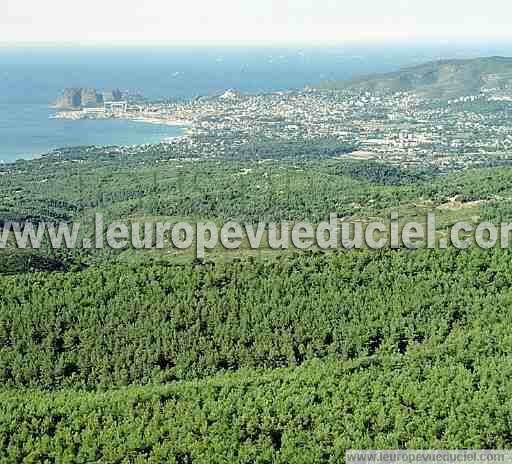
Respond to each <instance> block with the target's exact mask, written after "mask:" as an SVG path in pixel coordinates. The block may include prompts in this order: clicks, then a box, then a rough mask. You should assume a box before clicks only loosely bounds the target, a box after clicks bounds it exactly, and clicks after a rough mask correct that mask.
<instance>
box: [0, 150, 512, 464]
mask: <svg viewBox="0 0 512 464" xmlns="http://www.w3.org/2000/svg"><path fill="white" fill-rule="evenodd" d="M328 148H329V147H324V149H325V150H327V151H326V152H325V153H322V155H321V156H319V155H318V154H317V153H313V155H314V156H311V157H309V156H303V153H309V152H308V147H307V146H306V147H301V149H300V150H299V154H300V156H296V157H286V156H282V154H281V150H277V153H278V155H277V156H275V157H274V158H270V157H269V158H268V159H258V160H247V159H218V160H190V159H176V158H173V157H172V156H171V155H170V154H169V153H167V152H166V151H165V149H163V148H162V150H160V149H159V148H158V147H154V148H153V149H152V151H150V152H149V153H146V155H145V156H144V157H142V156H135V155H134V156H133V157H130V156H129V155H128V156H120V155H118V154H116V151H115V150H114V149H112V150H108V149H101V150H100V149H95V148H81V149H73V150H69V151H68V152H65V153H63V154H61V155H51V156H47V157H44V158H42V159H40V160H34V161H30V162H26V161H20V162H17V163H15V164H12V165H4V166H0V188H1V191H2V196H1V198H0V227H1V226H3V225H4V224H5V223H7V222H9V221H21V222H24V221H30V222H34V223H38V222H43V221H53V222H58V221H66V222H69V223H72V222H80V223H83V224H90V220H91V218H92V217H93V216H94V214H95V213H96V212H101V213H103V214H104V215H105V218H106V221H107V220H123V221H127V222H130V221H136V220H155V219H161V218H165V219H166V220H169V221H179V220H185V219H186V220H191V221H197V220H211V221H215V222H217V223H219V224H220V223H222V222H223V221H227V220H236V221H240V222H246V223H255V222H257V221H262V220H265V221H281V220H287V221H292V222H294V221H302V220H309V221H312V222H315V223H318V222H320V221H324V220H326V218H328V216H329V214H330V213H333V212H336V213H338V215H339V216H340V217H347V218H354V219H358V220H362V221H367V220H370V219H371V218H382V219H383V220H385V219H386V218H387V216H388V214H389V212H390V211H392V210H396V211H399V212H400V214H401V215H402V217H403V218H404V219H414V220H418V221H421V220H422V218H423V217H424V215H425V214H426V213H427V212H428V211H435V212H436V215H437V218H438V220H437V227H438V231H437V232H438V233H439V234H440V235H442V234H443V233H445V230H446V228H447V227H449V226H450V225H452V224H453V223H454V222H456V221H460V220H464V221H468V222H470V223H476V222H478V221H483V220H486V221H491V222H494V223H499V222H502V221H512V168H509V167H488V168H479V169H468V170H464V171H460V172H449V173H446V172H438V171H436V170H432V169H430V170H419V169H418V170H412V169H401V168H398V167H396V166H391V165H388V164H384V163H380V162H366V161H352V160H347V159H344V158H343V157H337V158H330V157H329V156H328V155H329V152H328ZM283 151H285V148H283ZM269 156H270V155H269ZM81 233H82V234H83V235H84V236H87V234H89V233H90V230H89V229H87V227H85V228H84V229H83V230H82V232H81ZM0 264H1V267H0V385H1V388H0V462H13V463H18V462H19V463H21V462H27V463H29V462H33V463H39V462H46V463H86V462H109V463H110V462H116V463H141V462H154V463H160V462H170V463H173V462H175V463H177V464H191V463H232V462H240V463H272V462H280V463H307V464H310V463H337V462H342V461H343V459H344V453H345V450H347V449H357V448H360V449H371V448H387V449H390V448H420V449H421V448H423V449H426V448H447V449H457V448H482V449H492V448H509V447H511V446H512V423H511V418H512V402H511V398H512V384H511V383H510V381H509V378H510V374H511V369H512V368H511V366H512V363H511V362H510V361H511V359H510V347H511V344H512V340H511V335H510V324H511V322H512V309H511V308H512V290H511V288H512V254H511V252H510V251H509V250H500V249H493V250H479V249H471V250H455V249H448V250H418V251H408V250H392V249H384V250H381V251H370V250H353V251H342V250H338V251H321V250H312V251H307V252H299V251H287V252H277V251H275V250H266V249H264V250H249V249H246V248H244V249H241V250H237V251H236V252H235V251H227V250H215V251H212V252H211V253H209V254H208V255H207V256H206V257H205V258H204V259H196V258H195V257H194V256H193V254H192V253H190V252H188V251H181V250H174V249H164V250H154V249H152V250H134V249H128V250H117V251H116V250H109V249H104V250H67V251H64V250H53V249H51V248H50V247H48V246H43V247H42V248H41V249H39V250H18V249H16V248H15V247H14V246H13V245H12V243H11V244H10V246H8V247H7V249H5V250H1V251H0Z"/></svg>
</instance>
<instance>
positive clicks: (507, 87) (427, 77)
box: [317, 56, 512, 99]
mask: <svg viewBox="0 0 512 464" xmlns="http://www.w3.org/2000/svg"><path fill="white" fill-rule="evenodd" d="M317 89H320V90H325V89H328V90H348V91H354V92H373V93H396V92H411V93H414V94H417V95H418V96H420V97H425V98H440V99H450V98H458V97H464V96H469V95H477V94H480V93H482V92H496V93H505V94H507V95H511V96H512V57H504V56H490V57H483V58H470V59H443V60H437V61H430V62H427V63H424V64H419V65H414V66H410V67H404V68H401V69H399V70H398V71H394V72H388V73H383V74H373V75H366V76H360V77H356V78H353V79H350V80H346V81H326V82H323V83H321V84H320V85H319V86H318V87H317Z"/></svg>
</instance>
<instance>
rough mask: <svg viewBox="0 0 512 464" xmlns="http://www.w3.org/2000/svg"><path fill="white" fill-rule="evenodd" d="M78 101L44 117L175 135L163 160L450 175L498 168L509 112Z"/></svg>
mask: <svg viewBox="0 0 512 464" xmlns="http://www.w3.org/2000/svg"><path fill="white" fill-rule="evenodd" d="M82 94H84V92H83V91H82ZM85 94H86V95H89V100H88V101H87V102H88V103H87V104H85V105H80V107H79V108H78V107H75V108H69V107H66V106H65V105H62V102H61V106H60V107H59V106H57V108H58V110H59V111H58V112H57V114H56V115H55V116H54V117H56V118H66V119H82V118H120V119H131V120H137V121H141V122H148V123H157V124H168V125H177V126H183V127H184V134H183V136H180V137H176V138H172V139H170V140H167V141H166V142H167V146H166V147H162V152H163V153H164V154H172V157H183V158H201V159H204V158H226V157H227V158H244V157H248V156H252V157H256V158H262V157H263V158H265V157H269V158H272V157H274V153H272V150H273V148H272V147H277V150H278V151H279V146H285V147H286V150H287V151H288V152H289V155H290V156H291V155H295V156H296V155H299V156H301V155H304V156H307V150H308V149H310V150H312V151H314V152H315V154H316V155H323V154H328V155H329V156H338V155H339V156H343V157H348V158H355V159H366V160H380V161H385V162H388V163H392V164H397V165H401V166H409V167H432V168H436V169H440V170H452V169H461V168H465V167H469V166H482V165H495V164H499V163H507V162H508V161H509V154H508V151H509V150H510V148H511V147H512V119H511V117H510V108H511V103H510V101H509V99H508V97H504V96H502V95H501V94H499V93H498V92H493V91H492V90H491V91H486V92H481V93H479V94H478V95H470V96H465V97H460V98H456V99H452V100H433V99H428V98H422V97H419V96H417V95H415V94H414V93H412V92H395V93H385V94H378V93H373V92H353V91H337V90H315V89H304V90H294V91H286V92H275V93H269V94H260V95H243V94H241V93H239V92H237V91H235V90H228V91H226V92H225V93H223V94H221V95H218V96H212V97H199V98H195V99H191V100H189V101H180V102H172V103H151V102H140V101H137V100H136V99H130V98H124V96H123V95H122V94H121V92H119V91H112V92H109V93H107V94H105V93H104V94H103V95H102V98H100V97H98V98H97V99H92V98H91V97H90V96H91V95H93V92H92V91H90V90H89V91H86V92H85ZM72 98H76V96H75V97H72ZM262 147H263V148H262ZM145 149H146V148H145V147H138V148H136V147H125V148H123V149H122V150H124V151H133V150H145Z"/></svg>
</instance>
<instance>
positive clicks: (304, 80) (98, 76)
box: [0, 42, 512, 162]
mask: <svg viewBox="0 0 512 464" xmlns="http://www.w3.org/2000/svg"><path fill="white" fill-rule="evenodd" d="M489 55H506V56H511V55H512V45H511V44H494V43H493V44H489V43H479V44H453V43H448V42H444V43H437V44H371V45H357V46H356V45H342V44H339V45H331V46H314V47H312V46H299V45H294V46H279V47H278V46H265V47H263V46H254V45H251V46H249V45H248V46H238V47H227V46H213V45H212V46H188V47H185V46H182V47H171V46H143V47H142V46H141V47H127V46H123V47H111V48H106V47H93V46H89V47H79V46H75V47H72V46H67V47H48V46H32V47H20V46H18V47H11V48H9V47H0V161H2V162H12V161H14V160H16V159H18V158H26V159H29V158H32V157H35V156H38V155H40V154H43V153H46V152H48V151H50V150H52V149H55V148H60V147H65V146H78V145H134V144H143V143H156V142H159V141H161V140H162V139H165V138H168V137H173V136H177V135H179V134H181V133H182V129H181V128H178V127H171V126H165V125H154V124H148V123H142V122H134V121H119V120H97V121H93V120H82V121H69V120H59V119H50V116H51V115H52V114H53V113H54V110H52V109H51V108H49V104H50V103H51V102H52V101H54V100H55V98H56V97H57V96H58V95H59V93H60V92H61V91H62V89H64V88H66V87H95V88H97V89H110V88H120V89H121V90H125V91H129V92H132V93H135V92H140V93H142V94H143V95H144V96H146V97H149V98H168V97H171V98H185V99H186V98H192V97H196V96H204V95H215V94H220V93H222V92H224V91H225V90H227V89H231V88H232V89H236V90H239V91H241V92H243V93H260V92H272V91H277V90H288V89H301V88H304V87H305V86H307V85H311V84H315V83H318V82H320V81H323V80H326V79H345V78H350V77H354V76H357V75H364V74H371V73H376V72H387V71H392V70H396V69H398V68H399V67H401V66H406V65H414V64H419V63H422V62H425V61H429V60H434V59H440V58H457V57H459V58H460V57H478V56H489Z"/></svg>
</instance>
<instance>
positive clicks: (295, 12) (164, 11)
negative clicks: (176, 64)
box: [0, 0, 512, 43]
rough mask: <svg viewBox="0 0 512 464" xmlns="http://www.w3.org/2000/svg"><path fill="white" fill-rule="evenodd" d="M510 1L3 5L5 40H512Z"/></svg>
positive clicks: (15, 0) (0, 26) (92, 0)
mask: <svg viewBox="0 0 512 464" xmlns="http://www.w3.org/2000/svg"><path fill="white" fill-rule="evenodd" d="M511 15H512V2H510V0H486V1H482V0H293V1H291V0H239V1H235V0H181V1H173V0H0V43H6V42H20V41H25V42H27V41H28V42H37V41H45V42H114V41H133V42H139V41H166V42H167V41H200V42H205V41H216V42H223V41H230V42H236V41H267V42H290V41H299V42H311V41H334V42H341V41H346V40H354V41H358V40H365V41H367V40H375V39H388V40H395V39H405V38H407V39H453V38H460V39H471V38H473V39H482V38H493V39H502V38H507V39H510V38H512V33H511V32H509V31H510V30H511V28H510V18H511Z"/></svg>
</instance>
